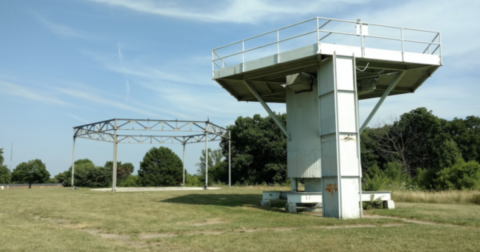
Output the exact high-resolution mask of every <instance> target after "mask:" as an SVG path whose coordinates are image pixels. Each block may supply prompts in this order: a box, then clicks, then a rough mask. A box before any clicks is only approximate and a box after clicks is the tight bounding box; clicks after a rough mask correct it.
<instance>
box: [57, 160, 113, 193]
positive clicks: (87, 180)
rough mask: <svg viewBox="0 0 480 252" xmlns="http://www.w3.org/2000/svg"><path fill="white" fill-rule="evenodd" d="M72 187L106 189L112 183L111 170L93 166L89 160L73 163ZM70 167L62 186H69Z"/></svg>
mask: <svg viewBox="0 0 480 252" xmlns="http://www.w3.org/2000/svg"><path fill="white" fill-rule="evenodd" d="M74 175H75V177H74V180H75V181H74V185H75V186H86V187H108V186H109V185H110V183H111V181H112V170H109V169H106V168H104V167H100V166H95V165H94V164H93V162H92V161H90V160H89V159H79V160H77V161H75V173H74ZM71 178H72V167H70V168H69V169H68V171H67V172H66V174H65V178H64V182H63V184H64V186H71Z"/></svg>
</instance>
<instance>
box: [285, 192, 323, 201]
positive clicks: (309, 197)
mask: <svg viewBox="0 0 480 252" xmlns="http://www.w3.org/2000/svg"><path fill="white" fill-rule="evenodd" d="M287 202H291V203H312V204H316V203H320V202H322V194H321V193H303V192H289V193H287Z"/></svg>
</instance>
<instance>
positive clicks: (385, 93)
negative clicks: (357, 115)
mask: <svg viewBox="0 0 480 252" xmlns="http://www.w3.org/2000/svg"><path fill="white" fill-rule="evenodd" d="M406 73H407V71H401V72H400V74H397V77H396V78H395V79H393V80H392V82H391V83H390V85H389V86H388V88H387V89H386V90H385V92H383V95H382V97H380V100H379V101H378V102H377V105H375V107H374V108H373V110H372V112H370V114H369V115H368V117H367V119H365V122H363V124H362V127H361V128H360V134H362V132H363V130H365V128H366V127H367V125H368V123H369V122H370V120H372V118H373V116H374V115H375V113H377V110H378V108H380V106H381V105H382V103H383V101H385V98H387V96H388V94H390V91H392V90H393V89H394V88H395V86H397V84H398V83H399V82H400V80H401V79H402V78H403V76H404V75H405V74H406Z"/></svg>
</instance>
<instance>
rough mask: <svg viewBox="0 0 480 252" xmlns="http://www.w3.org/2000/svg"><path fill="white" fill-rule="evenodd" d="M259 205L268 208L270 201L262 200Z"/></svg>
mask: <svg viewBox="0 0 480 252" xmlns="http://www.w3.org/2000/svg"><path fill="white" fill-rule="evenodd" d="M260 205H261V206H263V207H270V200H262V201H261V202H260Z"/></svg>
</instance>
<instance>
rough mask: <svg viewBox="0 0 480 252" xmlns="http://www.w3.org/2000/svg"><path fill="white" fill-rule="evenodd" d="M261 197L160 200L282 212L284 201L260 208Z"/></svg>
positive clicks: (193, 196) (192, 196)
mask: <svg viewBox="0 0 480 252" xmlns="http://www.w3.org/2000/svg"><path fill="white" fill-rule="evenodd" d="M261 200H262V195H258V194H188V195H182V196H179V197H174V198H169V199H165V200H161V201H160V202H165V203H177V204H189V205H215V206H225V207H251V208H258V209H264V210H268V211H281V212H284V209H285V202H286V201H285V200H275V201H272V204H271V206H270V207H268V208H267V207H262V206H260V201H261Z"/></svg>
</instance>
